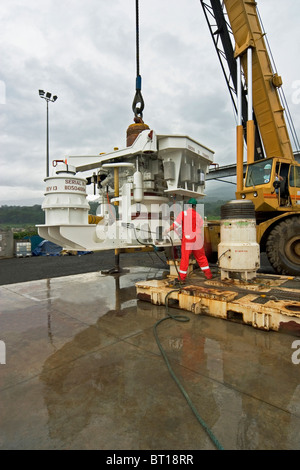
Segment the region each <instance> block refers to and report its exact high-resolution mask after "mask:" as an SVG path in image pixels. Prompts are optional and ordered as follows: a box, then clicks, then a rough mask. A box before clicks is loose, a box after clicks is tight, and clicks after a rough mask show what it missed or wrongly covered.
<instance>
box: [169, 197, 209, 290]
mask: <svg viewBox="0 0 300 470" xmlns="http://www.w3.org/2000/svg"><path fill="white" fill-rule="evenodd" d="M188 204H191V205H192V207H190V208H189V209H187V210H184V211H182V212H180V214H179V215H178V217H177V219H176V220H175V222H174V223H173V224H172V225H171V226H170V227H169V228H168V229H166V230H165V232H164V235H166V234H167V233H168V232H170V231H172V230H178V229H179V228H180V227H181V229H182V241H181V261H180V268H179V280H180V281H184V280H185V278H186V275H187V271H188V267H189V259H190V255H191V254H193V255H194V257H195V258H196V261H197V263H198V264H199V266H200V268H201V269H202V271H203V273H204V275H205V277H206V279H211V278H212V273H211V270H210V267H209V264H208V261H207V258H206V255H205V251H204V247H203V240H204V236H203V219H202V217H201V215H200V214H198V212H197V211H196V205H197V201H196V199H194V198H191V199H189V200H188Z"/></svg>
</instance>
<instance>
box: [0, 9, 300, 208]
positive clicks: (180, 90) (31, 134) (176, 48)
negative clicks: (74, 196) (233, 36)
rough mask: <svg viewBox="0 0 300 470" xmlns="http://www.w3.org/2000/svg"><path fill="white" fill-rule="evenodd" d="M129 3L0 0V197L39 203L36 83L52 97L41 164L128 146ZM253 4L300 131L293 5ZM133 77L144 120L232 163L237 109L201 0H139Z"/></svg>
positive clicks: (41, 115) (42, 122)
mask: <svg viewBox="0 0 300 470" xmlns="http://www.w3.org/2000/svg"><path fill="white" fill-rule="evenodd" d="M134 3H135V2H133V1H129V0H114V1H113V2H107V1H105V0H97V1H96V0H86V1H85V2H81V1H79V0H72V1H71V0H60V1H58V0H43V2H38V1H37V0H27V1H26V2H20V1H18V0H10V1H9V2H4V4H3V5H2V11H1V17H0V31H1V33H0V36H1V40H0V55H1V70H0V83H1V84H2V87H0V93H1V96H0V126H1V133H0V148H1V162H0V171H1V177H0V178H1V179H0V185H1V186H0V204H4V203H7V201H15V203H16V204H22V203H23V201H24V200H29V199H30V200H32V198H35V197H37V198H39V199H40V201H42V199H43V187H44V183H43V179H44V177H45V172H46V102H45V101H44V100H41V99H40V97H39V95H38V90H39V89H44V90H45V91H50V92H51V93H53V94H56V95H57V96H58V100H57V101H56V102H55V103H49V128H50V161H52V159H61V158H65V157H67V156H68V155H80V154H81V155H83V154H95V153H100V152H109V151H111V150H112V149H113V148H114V147H119V148H124V147H125V146H126V129H127V127H128V126H129V125H130V124H131V123H132V122H133V113H132V109H131V106H132V101H133V98H134V93H135V77H136V44H135V40H136V37H135V4H134ZM258 3H259V8H260V12H261V16H262V19H263V23H264V25H265V29H266V30H267V32H268V34H267V37H268V40H269V42H270V45H271V47H272V50H273V54H274V57H275V60H276V62H277V61H278V62H279V65H278V71H279V73H280V74H281V75H282V77H283V80H284V83H285V84H286V88H285V94H286V98H287V101H288V103H289V105H290V110H291V114H292V116H293V118H294V123H295V126H296V130H297V131H298V130H299V128H300V122H299V119H300V117H299V113H298V110H299V103H298V102H297V100H295V99H293V96H294V97H295V96H296V95H295V87H294V88H293V84H295V82H296V81H297V80H300V66H299V61H298V60H297V54H298V51H297V50H296V48H297V44H298V42H299V41H297V37H298V35H299V32H298V31H299V30H298V18H299V14H300V5H298V2H295V1H294V0H286V2H285V7H284V8H282V2H281V1H280V0H260V1H259V2H258ZM279 23H280V34H278V33H277V31H278V29H277V28H275V26H274V25H276V24H279ZM274 51H275V52H274ZM278 62H277V63H278ZM140 73H141V75H142V93H143V97H144V100H145V110H144V119H145V122H146V123H147V124H148V125H149V126H150V127H151V128H153V129H154V130H155V131H156V132H157V133H160V134H176V133H179V134H185V135H189V136H190V137H192V138H194V139H196V140H198V141H199V142H201V143H202V144H204V145H206V146H208V147H210V148H212V149H213V150H214V151H215V160H216V162H218V163H219V164H220V165H225V164H230V163H234V161H235V117H234V113H233V109H232V104H231V101H230V97H229V93H228V90H227V87H226V84H225V80H224V77H223V75H222V71H221V68H220V65H219V62H218V58H217V55H216V52H215V50H214V46H213V43H212V39H211V37H210V33H209V30H208V27H207V24H206V20H205V17H204V14H203V11H202V7H201V5H200V2H198V1H195V2H190V1H188V2H187V1H186V0H164V1H163V2H161V1H158V0H152V1H151V2H142V1H141V2H140ZM3 95H5V96H3Z"/></svg>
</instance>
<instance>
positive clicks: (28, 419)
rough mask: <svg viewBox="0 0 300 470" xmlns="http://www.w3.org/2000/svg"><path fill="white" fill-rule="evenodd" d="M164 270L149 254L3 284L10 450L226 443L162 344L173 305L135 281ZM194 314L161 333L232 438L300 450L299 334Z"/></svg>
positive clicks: (1, 383)
mask: <svg viewBox="0 0 300 470" xmlns="http://www.w3.org/2000/svg"><path fill="white" fill-rule="evenodd" d="M162 275H163V271H162V270H161V269H160V268H158V267H145V266H143V263H142V264H141V265H140V266H131V267H129V268H128V269H127V270H126V271H125V272H123V273H122V274H121V275H117V276H105V275H102V274H101V273H100V272H99V271H94V272H88V273H83V274H76V275H70V276H64V277H55V278H48V279H41V280H36V281H30V282H20V283H15V284H6V285H2V286H1V287H0V303H1V313H0V340H1V341H3V342H4V343H5V347H6V364H0V403H1V407H0V422H1V427H0V449H1V450H6V449H17V450H22V449H33V450H37V449H51V450H54V449H76V450H77V449H78V450H79V449H84V450H88V449H97V450H98V449H99V450H112V449H114V450H116V451H117V450H120V451H121V450H152V451H154V450H163V449H164V450H181V451H182V450H186V451H187V450H199V449H200V450H213V449H216V445H215V443H214V441H213V440H212V439H211V438H210V437H209V436H208V434H207V432H206V431H205V430H204V429H203V427H202V426H201V424H200V423H199V422H198V420H197V419H196V417H195V415H194V414H193V412H192V411H191V408H190V407H189V405H188V403H187V401H186V399H185V397H184V396H183V394H182V393H181V391H180V390H179V388H178V386H177V384H176V383H175V381H174V380H173V378H172V377H171V375H170V373H169V371H168V369H167V367H166V364H165V362H164V360H163V358H162V355H161V353H160V350H159V348H158V345H157V343H156V340H155V337H154V332H153V326H154V324H155V323H156V322H157V321H158V320H160V319H162V318H164V317H165V316H166V310H165V307H163V306H154V305H152V304H150V303H147V302H143V301H139V300H137V298H136V289H135V283H136V282H137V281H140V280H145V279H153V278H155V277H156V278H160V277H161V276H162ZM182 313H183V312H182V311H180V310H178V309H175V308H172V309H171V314H172V315H173V314H182ZM184 314H185V315H186V316H187V317H188V318H189V321H187V322H178V321H176V320H174V319H168V320H166V321H163V322H162V323H161V324H159V325H158V327H157V331H158V335H159V339H160V342H161V345H162V347H163V349H164V351H165V352H166V354H167V356H168V359H169V361H170V363H171V366H172V368H173V370H174V373H175V374H176V376H177V378H178V380H179V381H180V383H181V384H182V386H183V387H184V389H185V390H186V392H187V394H188V396H189V397H190V399H191V401H192V403H193V404H194V406H195V407H196V409H197V411H198V413H199V415H200V416H201V418H202V419H203V420H204V422H205V423H206V424H207V426H208V427H209V429H210V430H211V431H212V433H213V435H214V436H215V437H216V439H217V440H218V442H219V443H220V444H221V445H222V446H223V448H224V449H225V450H227V449H228V450H229V449H230V450H238V449H241V450H258V449H259V450H279V449H280V450H292V449H293V450H296V449H297V450H299V449H300V437H299V436H300V383H299V382H300V381H299V377H300V364H295V363H294V362H295V361H294V362H293V360H292V355H293V353H294V354H295V352H296V351H295V349H293V343H294V341H295V340H296V338H295V337H292V336H289V335H287V334H282V333H277V332H270V331H269V332H265V331H260V330H256V329H254V328H252V327H249V326H246V325H243V324H238V323H233V322H229V321H226V320H222V319H217V318H212V317H207V316H203V315H194V314H192V313H189V312H184ZM299 348H300V344H299V345H298V349H299ZM299 356H300V355H299V354H298V356H294V357H296V358H297V357H299Z"/></svg>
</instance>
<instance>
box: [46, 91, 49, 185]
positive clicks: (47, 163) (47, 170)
mask: <svg viewBox="0 0 300 470" xmlns="http://www.w3.org/2000/svg"><path fill="white" fill-rule="evenodd" d="M46 101H47V161H46V176H47V177H48V176H49V106H48V104H49V100H46Z"/></svg>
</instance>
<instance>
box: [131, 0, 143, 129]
mask: <svg viewBox="0 0 300 470" xmlns="http://www.w3.org/2000/svg"><path fill="white" fill-rule="evenodd" d="M135 14H136V82H135V89H136V92H135V96H134V100H133V103H132V111H133V112H134V116H135V119H136V120H137V121H140V119H142V118H143V110H144V100H143V96H142V92H141V89H142V77H141V75H140V44H139V36H140V32H139V0H135Z"/></svg>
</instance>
